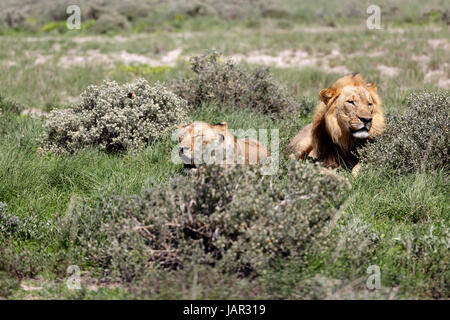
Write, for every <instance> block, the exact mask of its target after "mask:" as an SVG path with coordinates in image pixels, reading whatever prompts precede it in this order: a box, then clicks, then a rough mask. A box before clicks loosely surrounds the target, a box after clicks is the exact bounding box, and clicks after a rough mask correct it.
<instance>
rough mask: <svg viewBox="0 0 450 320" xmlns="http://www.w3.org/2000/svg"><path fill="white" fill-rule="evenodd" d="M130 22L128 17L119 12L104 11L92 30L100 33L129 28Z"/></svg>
mask: <svg viewBox="0 0 450 320" xmlns="http://www.w3.org/2000/svg"><path fill="white" fill-rule="evenodd" d="M129 29H130V23H129V22H128V20H127V18H126V17H124V16H122V15H121V14H119V13H117V12H114V11H112V12H108V13H103V14H101V15H100V17H99V18H98V20H97V22H96V24H95V25H94V26H92V30H93V31H94V32H98V33H108V32H118V31H123V30H129Z"/></svg>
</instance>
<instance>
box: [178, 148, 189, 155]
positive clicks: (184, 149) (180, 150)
mask: <svg viewBox="0 0 450 320" xmlns="http://www.w3.org/2000/svg"><path fill="white" fill-rule="evenodd" d="M188 149H189V148H188V147H180V149H179V153H180V154H182V153H184V152H185V151H186V150H188Z"/></svg>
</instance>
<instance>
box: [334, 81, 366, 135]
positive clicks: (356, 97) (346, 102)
mask: <svg viewBox="0 0 450 320" xmlns="http://www.w3.org/2000/svg"><path fill="white" fill-rule="evenodd" d="M335 103H336V109H335V112H336V117H337V120H338V123H339V125H340V127H341V128H342V129H343V130H348V132H349V133H350V134H351V135H352V136H353V137H354V138H356V139H367V138H368V137H369V132H370V129H371V128H372V118H373V111H374V99H373V98H372V96H371V95H370V93H369V91H368V90H367V89H366V88H364V87H361V86H360V87H354V86H347V87H344V88H343V89H342V92H341V94H340V95H339V97H338V98H337V99H336V102H335Z"/></svg>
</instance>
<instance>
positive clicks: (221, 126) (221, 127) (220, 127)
mask: <svg viewBox="0 0 450 320" xmlns="http://www.w3.org/2000/svg"><path fill="white" fill-rule="evenodd" d="M214 128H216V129H218V130H219V131H226V130H227V128H228V123H226V121H224V122H220V123H217V124H215V125H214Z"/></svg>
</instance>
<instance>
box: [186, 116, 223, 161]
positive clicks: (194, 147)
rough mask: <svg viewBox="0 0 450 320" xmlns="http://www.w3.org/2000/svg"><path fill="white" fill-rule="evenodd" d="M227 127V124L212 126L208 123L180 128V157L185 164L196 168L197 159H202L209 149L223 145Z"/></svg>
mask: <svg viewBox="0 0 450 320" xmlns="http://www.w3.org/2000/svg"><path fill="white" fill-rule="evenodd" d="M226 127H227V126H226V123H222V124H217V125H210V124H209V123H206V122H193V123H191V124H189V125H187V126H179V127H178V129H179V130H180V135H179V155H180V158H181V159H182V160H183V162H184V164H185V165H190V166H194V165H195V159H201V158H202V155H203V152H204V151H205V150H207V148H208V147H210V146H214V145H219V144H222V143H223V141H224V133H225V131H226Z"/></svg>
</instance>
